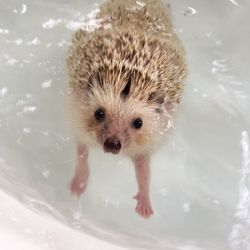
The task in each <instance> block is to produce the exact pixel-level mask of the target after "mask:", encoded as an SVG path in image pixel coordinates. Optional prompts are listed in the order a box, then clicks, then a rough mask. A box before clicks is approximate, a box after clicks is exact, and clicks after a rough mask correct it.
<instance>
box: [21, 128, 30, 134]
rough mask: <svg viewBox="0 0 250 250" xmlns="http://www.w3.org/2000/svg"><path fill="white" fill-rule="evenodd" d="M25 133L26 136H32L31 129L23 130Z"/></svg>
mask: <svg viewBox="0 0 250 250" xmlns="http://www.w3.org/2000/svg"><path fill="white" fill-rule="evenodd" d="M23 133H24V134H26V135H27V134H30V133H31V128H23Z"/></svg>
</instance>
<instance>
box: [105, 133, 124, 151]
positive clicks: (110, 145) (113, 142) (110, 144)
mask: <svg viewBox="0 0 250 250" xmlns="http://www.w3.org/2000/svg"><path fill="white" fill-rule="evenodd" d="M103 147H104V151H105V152H111V153H113V154H118V153H119V151H120V149H121V147H122V145H121V142H120V140H119V139H118V138H117V137H116V136H113V137H110V138H107V139H106V140H105V142H104V145H103Z"/></svg>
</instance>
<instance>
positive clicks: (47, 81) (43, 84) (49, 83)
mask: <svg viewBox="0 0 250 250" xmlns="http://www.w3.org/2000/svg"><path fill="white" fill-rule="evenodd" d="M51 83H52V80H46V81H44V82H43V83H42V84H41V86H42V88H44V89H45V88H49V87H51Z"/></svg>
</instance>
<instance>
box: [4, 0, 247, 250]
mask: <svg viewBox="0 0 250 250" xmlns="http://www.w3.org/2000/svg"><path fill="white" fill-rule="evenodd" d="M168 2H170V3H171V5H172V12H173V18H174V23H175V25H176V29H177V32H178V33H179V35H180V36H181V38H182V41H183V43H184V45H185V48H186V51H187V58H188V67H189V77H188V81H187V86H186V89H185V93H184V97H183V101H182V104H181V107H180V110H179V113H178V116H177V118H176V122H175V131H174V134H173V135H171V136H170V137H169V138H168V140H167V141H166V145H165V146H164V147H163V148H162V149H161V150H160V151H159V152H158V153H157V154H156V155H155V156H154V157H153V160H152V185H151V190H152V201H153V206H154V211H155V214H154V216H153V217H152V218H151V219H150V220H143V219H141V218H139V217H138V216H137V215H136V214H135V213H134V207H135V201H134V200H132V197H133V195H134V194H135V193H136V183H135V177H134V171H133V168H132V164H131V163H130V162H129V161H128V160H127V159H120V158H114V157H112V156H109V155H104V154H103V153H102V152H101V151H96V152H93V153H92V154H91V156H90V165H91V178H90V183H89V186H88V190H87V192H86V194H84V196H83V197H82V198H81V199H80V201H78V200H77V199H76V198H72V197H71V195H70V192H69V189H68V184H69V182H70V179H71V177H72V174H73V169H74V161H75V154H74V153H75V148H74V144H73V141H72V139H71V136H70V132H69V131H68V129H67V121H66V120H65V119H66V118H65V115H64V110H63V97H64V87H65V86H66V83H67V75H66V73H65V69H64V59H65V55H66V51H67V45H68V43H69V41H70V38H71V33H72V30H73V29H74V28H75V27H76V26H78V25H79V23H81V22H82V20H83V17H84V16H86V15H87V13H89V11H90V10H92V9H94V7H95V5H94V3H93V2H91V1H90V0H89V1H86V0H79V1H76V0H75V1H66V0H62V1H59V0H56V1H55V0H53V1H48V0H43V1H42V0H23V1H17V0H10V1H3V0H0V52H1V54H0V62H1V67H0V204H1V205H0V222H1V223H0V245H1V249H11V250H12V249H33V250H36V249H39V250H40V249H56V250H59V249H60V250H61V249H62V250H71V249H72V250H78V249H84V250H85V249H87V250H99V249H149V250H158V249H159V250H172V249H179V250H207V249H209V250H210V249H211V250H222V249H223V250H224V249H225V250H228V249H233V250H249V249H250V187H249V181H250V165H249V164H250V149H249V136H250V82H249V80H250V73H249V71H250V70H249V69H250V68H249V65H250V52H249V44H250V28H249V15H250V4H249V1H247V0H241V1H240V0H221V1H205V0H203V1H198V0H196V1H195V0H188V1H184V0H179V1H177V0H176V1H173V0H172V1H168ZM65 121H66V122H65Z"/></svg>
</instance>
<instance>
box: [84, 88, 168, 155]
mask: <svg viewBox="0 0 250 250" xmlns="http://www.w3.org/2000/svg"><path fill="white" fill-rule="evenodd" d="M122 94H123V95H121V94H120V93H119V91H118V93H116V92H114V91H113V89H108V88H107V87H106V88H104V89H103V88H101V87H100V88H99V87H95V89H94V90H93V92H92V93H91V94H90V95H89V97H88V103H87V104H86V106H85V109H84V111H83V112H84V119H83V120H82V122H83V123H84V127H85V130H86V132H87V134H88V136H90V137H91V138H92V140H93V141H95V142H98V144H100V145H101V146H102V148H103V150H104V151H105V152H110V153H113V154H118V153H120V152H121V151H122V152H123V153H125V154H129V155H132V154H140V153H145V152H149V151H152V150H154V148H155V146H156V145H157V144H158V143H159V139H160V138H162V135H163V134H164V131H165V129H166V124H167V119H166V116H165V115H164V112H162V113H161V112H159V110H157V108H156V107H158V106H157V105H155V104H152V103H150V104H149V103H147V102H145V101H142V100H138V99H137V98H134V97H133V96H129V95H127V96H124V93H122Z"/></svg>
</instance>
